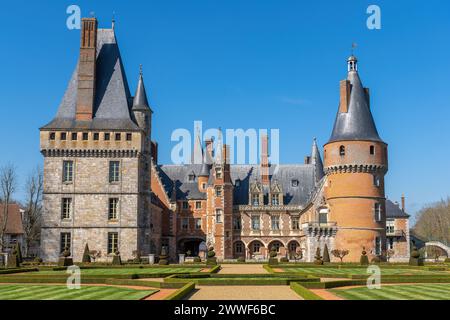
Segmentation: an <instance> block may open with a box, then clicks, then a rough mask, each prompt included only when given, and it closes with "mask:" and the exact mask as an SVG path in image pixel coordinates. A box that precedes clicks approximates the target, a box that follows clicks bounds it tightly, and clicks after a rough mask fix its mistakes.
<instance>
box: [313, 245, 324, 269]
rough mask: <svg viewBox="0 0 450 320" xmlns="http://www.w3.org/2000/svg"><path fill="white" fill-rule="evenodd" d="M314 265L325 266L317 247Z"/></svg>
mask: <svg viewBox="0 0 450 320" xmlns="http://www.w3.org/2000/svg"><path fill="white" fill-rule="evenodd" d="M314 264H318V265H322V264H323V260H322V255H321V254H320V247H317V250H316V255H315V256H314Z"/></svg>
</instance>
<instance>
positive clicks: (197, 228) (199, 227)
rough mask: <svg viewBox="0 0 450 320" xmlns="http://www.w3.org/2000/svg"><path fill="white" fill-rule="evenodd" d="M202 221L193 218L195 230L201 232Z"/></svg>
mask: <svg viewBox="0 0 450 320" xmlns="http://www.w3.org/2000/svg"><path fill="white" fill-rule="evenodd" d="M202 224H203V223H202V219H201V218H195V230H202Z"/></svg>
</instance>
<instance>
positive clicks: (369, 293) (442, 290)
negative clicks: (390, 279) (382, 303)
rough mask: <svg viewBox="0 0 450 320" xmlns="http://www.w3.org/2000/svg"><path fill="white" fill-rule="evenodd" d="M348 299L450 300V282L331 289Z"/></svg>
mask: <svg viewBox="0 0 450 320" xmlns="http://www.w3.org/2000/svg"><path fill="white" fill-rule="evenodd" d="M331 291H332V292H333V293H334V294H336V295H337V296H339V297H342V298H344V299H347V300H450V284H417V285H393V286H382V288H381V289H380V290H377V289H372V290H370V289H368V288H367V287H360V288H353V289H347V290H337V289H333V290H331Z"/></svg>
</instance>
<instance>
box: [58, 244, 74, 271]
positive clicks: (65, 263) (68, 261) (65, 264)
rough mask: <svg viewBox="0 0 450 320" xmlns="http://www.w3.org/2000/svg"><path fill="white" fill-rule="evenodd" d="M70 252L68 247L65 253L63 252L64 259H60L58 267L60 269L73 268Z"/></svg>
mask: <svg viewBox="0 0 450 320" xmlns="http://www.w3.org/2000/svg"><path fill="white" fill-rule="evenodd" d="M70 254H71V253H70V250H69V248H68V247H65V248H64V251H63V252H62V257H61V258H59V261H58V266H60V267H70V266H73V259H72V258H69V257H70Z"/></svg>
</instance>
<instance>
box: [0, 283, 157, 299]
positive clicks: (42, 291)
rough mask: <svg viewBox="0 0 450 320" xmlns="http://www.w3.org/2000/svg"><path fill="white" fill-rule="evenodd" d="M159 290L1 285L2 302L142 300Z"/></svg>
mask: <svg viewBox="0 0 450 320" xmlns="http://www.w3.org/2000/svg"><path fill="white" fill-rule="evenodd" d="M155 292H157V290H133V289H127V288H117V287H93V286H82V287H81V289H80V290H69V289H67V287H66V286H65V285H64V286H42V285H40V286H39V285H0V300H140V299H142V298H144V297H146V296H149V295H151V294H153V293H155Z"/></svg>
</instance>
